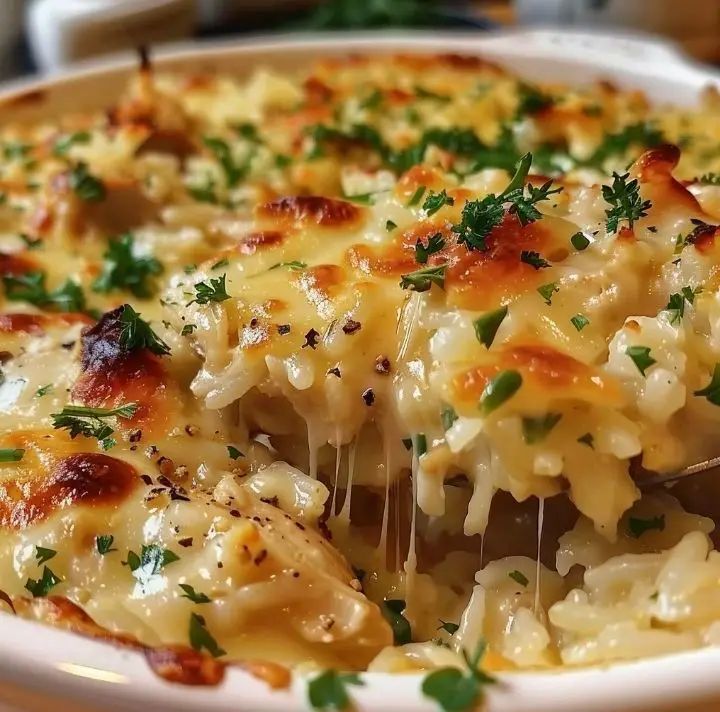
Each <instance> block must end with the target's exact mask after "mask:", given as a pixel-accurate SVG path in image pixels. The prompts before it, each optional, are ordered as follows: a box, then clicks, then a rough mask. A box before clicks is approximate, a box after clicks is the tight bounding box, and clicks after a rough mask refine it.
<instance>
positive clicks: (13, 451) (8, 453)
mask: <svg viewBox="0 0 720 712" xmlns="http://www.w3.org/2000/svg"><path fill="white" fill-rule="evenodd" d="M24 455H25V450H23V449H22V448H0V462H20V460H22V459H23V457H24Z"/></svg>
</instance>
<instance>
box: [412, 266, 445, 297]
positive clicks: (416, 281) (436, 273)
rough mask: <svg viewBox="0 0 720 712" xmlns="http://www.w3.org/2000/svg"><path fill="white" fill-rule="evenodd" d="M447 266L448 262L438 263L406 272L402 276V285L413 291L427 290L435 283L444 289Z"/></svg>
mask: <svg viewBox="0 0 720 712" xmlns="http://www.w3.org/2000/svg"><path fill="white" fill-rule="evenodd" d="M446 267H447V265H446V264H444V265H436V266H434V267H425V268H424V269H419V270H417V271H415V272H410V273H409V274H404V275H402V277H401V278H400V286H401V287H402V288H403V289H410V290H411V291H413V292H426V291H427V290H428V289H430V287H431V285H433V284H436V285H437V286H438V287H440V288H441V289H444V288H445V268H446Z"/></svg>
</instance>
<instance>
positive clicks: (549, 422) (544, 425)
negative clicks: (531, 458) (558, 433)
mask: <svg viewBox="0 0 720 712" xmlns="http://www.w3.org/2000/svg"><path fill="white" fill-rule="evenodd" d="M560 418H562V413H546V414H545V415H542V416H540V417H538V418H523V419H522V431H523V439H524V440H525V442H526V443H527V444H528V445H533V444H534V443H537V442H540V441H541V440H544V439H545V438H546V437H547V435H548V433H549V432H550V431H551V430H552V429H553V428H554V427H555V426H556V425H557V424H558V423H559V422H560Z"/></svg>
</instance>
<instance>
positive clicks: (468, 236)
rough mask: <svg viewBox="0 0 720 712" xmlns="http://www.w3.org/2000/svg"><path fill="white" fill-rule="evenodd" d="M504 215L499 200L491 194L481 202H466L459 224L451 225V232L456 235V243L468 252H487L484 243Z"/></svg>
mask: <svg viewBox="0 0 720 712" xmlns="http://www.w3.org/2000/svg"><path fill="white" fill-rule="evenodd" d="M504 215H505V208H504V207H503V204H502V200H501V198H498V197H496V196H495V195H494V194H492V193H491V194H490V195H486V196H485V197H484V198H482V199H481V200H468V201H467V202H466V203H465V205H464V206H463V209H462V213H461V216H460V222H459V223H458V224H457V225H453V231H454V232H456V233H457V235H458V242H459V243H462V244H464V245H465V246H466V247H467V248H468V249H469V250H480V251H481V252H484V251H485V250H487V245H486V243H485V241H486V240H487V238H488V236H489V235H490V232H491V231H492V230H493V229H494V228H496V227H497V226H498V225H499V224H500V223H501V222H502V219H503V216H504Z"/></svg>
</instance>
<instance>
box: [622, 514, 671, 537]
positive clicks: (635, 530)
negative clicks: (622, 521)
mask: <svg viewBox="0 0 720 712" xmlns="http://www.w3.org/2000/svg"><path fill="white" fill-rule="evenodd" d="M653 529H654V530H657V531H659V532H661V531H663V530H664V529H665V515H664V514H660V515H659V516H657V517H650V518H649V519H641V518H639V517H630V518H629V519H628V533H629V534H630V536H631V537H633V538H634V539H639V538H640V537H641V536H642V535H643V534H644V533H645V532H648V531H652V530H653Z"/></svg>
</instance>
